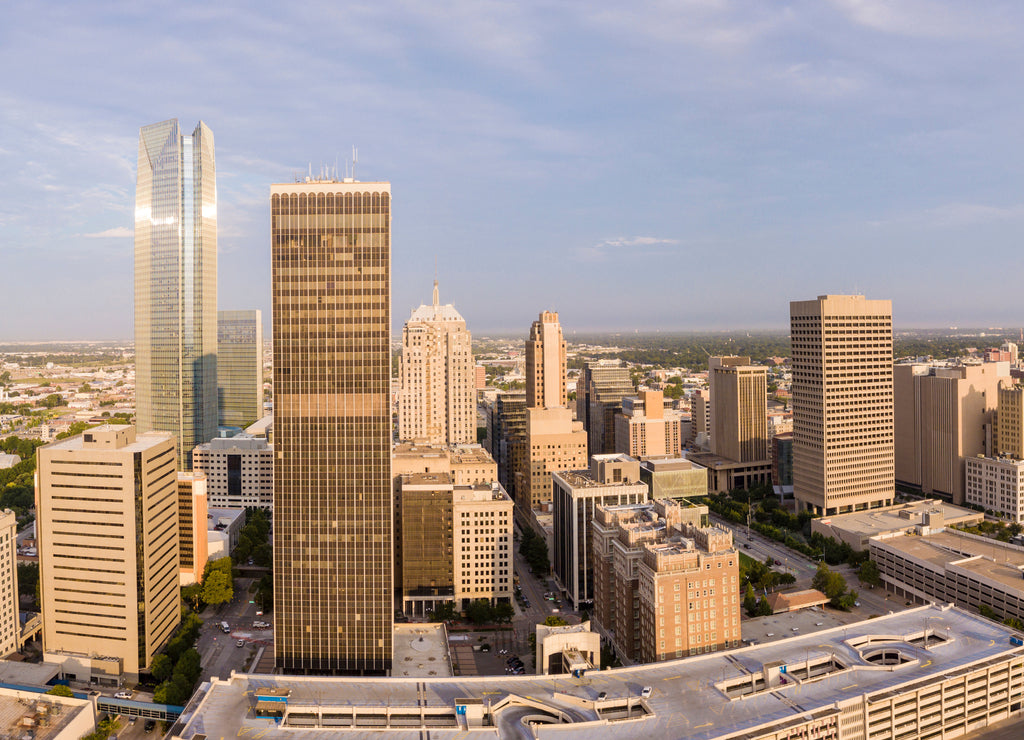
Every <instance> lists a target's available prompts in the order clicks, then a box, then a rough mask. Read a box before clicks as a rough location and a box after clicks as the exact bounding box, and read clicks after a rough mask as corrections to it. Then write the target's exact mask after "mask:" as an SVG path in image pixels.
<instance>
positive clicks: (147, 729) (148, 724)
mask: <svg viewBox="0 0 1024 740" xmlns="http://www.w3.org/2000/svg"><path fill="white" fill-rule="evenodd" d="M154 727H156V720H155V719H147V720H146V724H144V725H143V726H142V729H143V731H144V732H152V731H153V728H154Z"/></svg>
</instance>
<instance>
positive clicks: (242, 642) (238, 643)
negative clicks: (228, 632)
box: [235, 640, 245, 647]
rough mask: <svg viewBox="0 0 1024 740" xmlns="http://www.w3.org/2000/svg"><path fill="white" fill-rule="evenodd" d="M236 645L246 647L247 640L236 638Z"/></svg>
mask: <svg viewBox="0 0 1024 740" xmlns="http://www.w3.org/2000/svg"><path fill="white" fill-rule="evenodd" d="M235 647H245V640H235Z"/></svg>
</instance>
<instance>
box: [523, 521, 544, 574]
mask: <svg viewBox="0 0 1024 740" xmlns="http://www.w3.org/2000/svg"><path fill="white" fill-rule="evenodd" d="M519 553H520V554H521V555H522V556H523V558H525V559H526V562H527V564H528V565H529V566H530V570H531V571H533V573H534V574H535V575H546V574H547V572H548V571H549V570H551V563H550V562H549V561H548V543H547V542H545V541H544V538H543V537H541V536H540V535H539V534H537V533H536V532H534V531H533V530H532V529H530V528H529V527H526V528H525V529H524V530H523V538H522V540H521V541H520V542H519Z"/></svg>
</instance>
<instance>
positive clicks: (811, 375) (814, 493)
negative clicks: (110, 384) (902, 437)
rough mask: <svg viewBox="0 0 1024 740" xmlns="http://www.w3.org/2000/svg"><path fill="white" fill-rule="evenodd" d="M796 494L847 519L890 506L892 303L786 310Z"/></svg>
mask: <svg viewBox="0 0 1024 740" xmlns="http://www.w3.org/2000/svg"><path fill="white" fill-rule="evenodd" d="M789 313H790V327H791V329H790V334H791V343H792V350H793V384H792V391H793V494H794V496H795V497H796V500H797V505H798V507H799V508H801V509H809V510H812V511H815V512H817V513H819V514H825V515H828V514H837V513H838V514H842V513H845V512H848V511H858V510H861V509H866V508H874V507H877V506H886V505H889V504H891V503H892V500H893V496H894V491H895V479H894V461H893V388H892V374H893V364H892V301H885V300H866V299H865V298H864V296H862V295H823V296H818V298H817V299H816V300H811V301H794V302H792V303H790V304H789Z"/></svg>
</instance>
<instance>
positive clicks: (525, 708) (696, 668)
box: [175, 606, 1024, 740]
mask: <svg viewBox="0 0 1024 740" xmlns="http://www.w3.org/2000/svg"><path fill="white" fill-rule="evenodd" d="M925 630H927V631H928V634H929V636H930V640H932V641H933V642H932V644H930V645H929V646H928V647H925V646H924V645H923V640H922V635H923V632H924V631H925ZM1016 634H1017V633H1015V632H1013V631H1012V630H1010V629H1008V628H1007V627H1004V626H1001V625H998V624H996V623H994V622H991V621H989V620H987V619H984V618H982V617H980V616H976V615H972V614H970V613H968V612H965V611H962V610H959V609H956V608H953V607H938V606H927V607H920V608H918V609H913V610H909V611H905V612H900V613H898V614H893V615H888V616H883V617H879V618H877V619H871V620H867V621H864V622H858V623H856V624H851V625H846V626H843V627H836V628H833V629H830V630H826V631H823V632H817V633H814V634H809V635H804V636H795V637H791V638H788V639H785V640H779V641H777V642H773V643H770V644H766V645H757V646H753V647H747V648H740V649H737V650H732V651H728V652H719V653H711V654H708V655H703V656H695V657H692V658H685V659H682V660H676V661H671V662H665V663H656V664H650V665H643V666H634V667H630V668H619V669H613V670H606V671H592V672H589V673H587V674H586V675H585V676H584V677H583V678H572V677H570V676H544V677H539V676H481V677H454V678H442V679H430V680H423V679H402V678H306V677H290V676H255V675H252V676H250V675H234V676H232V677H231V679H229V680H227V681H214V682H213V683H212V684H204V686H203V688H202V689H201V690H200V691H201V692H205V693H203V695H202V696H199V697H196V699H194V702H193V704H194V707H190V709H189V710H188V711H187V713H186V715H185V716H183V718H182V719H183V725H181V726H180V727H177V728H175V735H176V736H177V737H181V738H184V739H185V740H191V738H192V737H193V736H194V735H196V734H205V735H207V736H208V737H222V736H223V737H229V736H230V737H234V736H236V735H243V734H246V733H250V732H251V733H258V734H260V735H261V736H262V737H264V738H265V740H270V739H272V738H275V737H279V738H296V739H297V738H310V740H312V739H313V738H323V737H325V733H328V732H333V733H337V734H340V735H343V736H346V737H353V738H355V737H371V736H375V735H374V733H375V732H379V731H380V729H381V727H380V725H377V726H375V727H371V726H368V725H367V726H360V727H357V728H355V729H351V728H347V729H344V730H340V729H339V728H337V727H332V728H330V729H325V728H314V727H295V726H292V727H286V726H284V725H285V723H282V724H281V725H276V724H275V723H274V722H273V721H270V720H267V719H263V718H257V717H254V712H253V707H254V705H255V701H256V699H255V695H256V694H257V693H259V692H260V691H261V690H264V689H270V688H288V689H289V690H290V697H289V699H288V704H289V707H290V711H295V710H296V709H297V708H306V710H307V716H310V714H313V715H315V713H316V712H318V711H324V712H327V713H331V712H335V713H337V712H341V713H343V714H344V715H345V716H349V715H350V714H351V716H353V717H355V716H356V715H360V716H363V717H370V716H371V714H372V713H374V712H376V713H378V715H379V714H380V713H386V712H387V711H391V712H393V713H395V714H396V715H398V716H400V717H404V718H405V719H404V720H398V721H409V718H410V717H412V718H413V721H416V720H415V715H418V714H419V713H420V709H421V708H424V710H425V711H428V712H430V713H434V717H435V719H434V720H432V721H433V722H436V724H432V725H431V726H430V727H429V731H430V737H431V738H435V739H441V738H456V737H459V736H460V733H464V732H465V727H464V726H462V727H460V726H459V725H458V724H454V723H452V722H455V720H456V716H457V715H456V710H455V707H456V704H457V703H463V704H465V703H466V702H464V701H462V700H463V699H473V700H479V701H482V702H483V705H484V706H485V708H486V710H488V711H489V710H490V708H492V707H494V708H496V710H495V713H494V722H495V725H496V726H495V727H491V728H488V729H489V730H490V734H488V732H486V731H485V732H480V731H476V732H474V735H473V736H474V737H488V736H492V737H512V736H517V737H524V738H525V737H533V734H532V732H531V731H530V730H529V729H527V728H526V727H524V726H523V725H522V724H521V722H520V720H521V719H522V718H523V717H524V716H527V715H530V714H533V715H537V714H548V715H559V714H561V715H562V716H563V717H564V718H565V719H567V720H568V722H566V723H562V724H552V725H538V726H536V727H535V730H536V737H538V738H572V739H573V740H576V739H579V740H597V739H600V738H635V737H637V736H639V735H646V736H649V737H684V736H685V737H687V738H693V739H694V740H710V739H711V738H717V737H721V736H725V735H729V734H731V733H744V734H751V735H755V736H756V735H757V734H759V732H760V730H759V728H762V727H764V728H767V727H768V726H774V727H779V726H781V725H784V724H790V723H794V722H801V721H803V719H804V718H805V717H808V716H812V715H821V716H826V715H828V714H830V713H835V712H837V711H838V710H837V709H836V708H835V707H834V703H835V702H836V701H839V700H842V699H848V698H852V697H855V696H859V695H863V694H868V695H869V696H872V697H879V696H884V695H886V693H887V692H899V691H900V690H901V689H900V687H901V686H904V685H907V684H915V683H921V682H924V683H927V682H929V681H941V680H943V677H945V676H949V675H955V674H957V673H962V672H964V671H966V670H970V669H971V667H972V666H979V665H982V664H984V663H985V662H986V661H991V660H995V659H1001V658H1003V657H1007V656H1008V655H1009V654H1010V653H1017V654H1021V655H1024V647H1018V646H1014V645H1013V644H1011V643H1010V637H1011V636H1014V635H1016ZM877 646H885V647H888V648H892V649H896V650H898V651H899V652H900V654H901V656H902V664H901V665H900V666H899V667H895V668H893V669H892V670H890V669H889V668H888V667H880V666H879V665H877V664H873V663H871V662H869V661H868V660H867V659H866V658H865V655H867V654H868V652H869V648H870V649H874V648H875V647H877ZM808 660H809V661H810V663H811V666H812V668H813V671H812V676H811V679H810V681H803V680H800V675H799V674H800V666H801V665H806V662H805V661H808ZM772 664H776V665H789V666H793V668H794V673H791V674H789V676H790V678H789V679H788V680H787V682H786V684H785V685H778V686H773V688H772V690H770V691H755V692H753V693H751V694H750V695H746V696H742V697H740V696H736V695H733V696H732V697H731V698H730V696H728V695H727V694H726V693H725V692H723V690H722V689H721V688H720V687H721V686H724V685H727V684H729V683H730V681H731V682H733V683H735V682H736V681H737V679H740V680H741V679H742V678H743V677H744V676H750V677H751V684H752V685H755V684H756V678H755V677H756V674H758V673H760V672H762V671H763V670H764V668H765V666H770V665H772ZM820 666H825V667H822V668H818V667H820ZM837 666H839V667H837ZM647 686H650V687H652V688H653V691H652V693H651V696H650V697H649V698H641V691H642V690H643V688H644V687H647ZM601 692H605V694H606V698H605V699H604V700H602V701H600V702H599V701H597V698H598V695H599V694H600V693H601ZM627 713H628V714H629V715H630V716H631V717H632V719H629V720H628V721H609V720H616V719H622V720H626V716H627ZM366 721H370V720H369V719H368V720H366ZM375 721H378V720H375ZM247 728H248V729H247ZM421 729H423V728H422V727H421V726H419V725H417V726H415V727H408V729H405V727H404V726H403V728H402V729H398V728H396V727H392V729H390V730H389V731H388V736H389V737H391V738H403V739H404V738H409V739H410V740H412V738H417V739H418V738H420V737H421V734H420V733H421ZM461 736H464V735H461Z"/></svg>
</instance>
